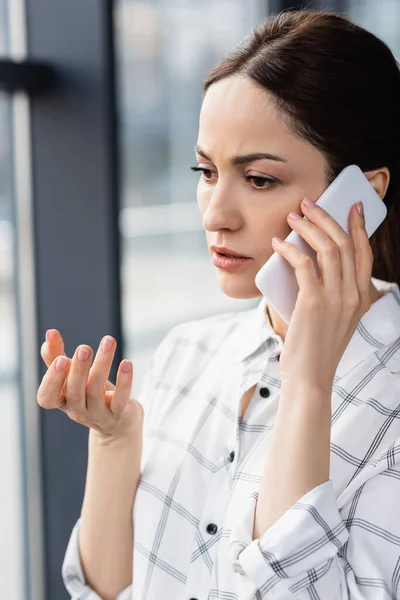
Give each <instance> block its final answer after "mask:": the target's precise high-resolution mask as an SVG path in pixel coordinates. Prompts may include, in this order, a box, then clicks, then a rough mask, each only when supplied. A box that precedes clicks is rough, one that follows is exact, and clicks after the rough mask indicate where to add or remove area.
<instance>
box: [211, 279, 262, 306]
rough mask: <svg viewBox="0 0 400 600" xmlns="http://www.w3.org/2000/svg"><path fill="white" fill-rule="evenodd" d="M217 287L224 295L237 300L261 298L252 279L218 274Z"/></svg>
mask: <svg viewBox="0 0 400 600" xmlns="http://www.w3.org/2000/svg"><path fill="white" fill-rule="evenodd" d="M219 286H220V288H221V290H222V291H223V293H224V294H226V295H227V296H230V297H231V298H237V299H238V300H246V299H250V298H258V297H259V296H262V294H261V292H260V290H259V289H258V287H257V286H256V284H255V283H254V277H253V278H249V277H243V276H242V277H241V276H240V275H239V276H238V274H234V273H226V272H224V273H220V274H219Z"/></svg>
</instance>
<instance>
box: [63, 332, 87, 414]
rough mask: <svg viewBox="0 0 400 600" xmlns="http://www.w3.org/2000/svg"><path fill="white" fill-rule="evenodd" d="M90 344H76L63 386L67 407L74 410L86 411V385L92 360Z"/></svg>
mask: <svg viewBox="0 0 400 600" xmlns="http://www.w3.org/2000/svg"><path fill="white" fill-rule="evenodd" d="M92 356H93V351H92V349H91V347H90V346H86V345H85V344H82V345H81V346H78V347H77V349H76V350H75V353H74V355H73V357H72V362H71V368H70V372H69V375H68V379H67V382H66V386H65V399H66V402H67V405H68V408H70V409H71V410H73V411H74V412H86V410H87V405H86V386H87V380H88V376H89V371H90V365H91V362H92Z"/></svg>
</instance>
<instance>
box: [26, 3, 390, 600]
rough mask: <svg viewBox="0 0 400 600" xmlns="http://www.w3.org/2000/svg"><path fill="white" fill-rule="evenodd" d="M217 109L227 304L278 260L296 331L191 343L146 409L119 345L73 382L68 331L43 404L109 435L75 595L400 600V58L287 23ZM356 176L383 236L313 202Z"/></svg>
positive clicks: (228, 77)
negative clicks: (379, 212) (118, 355)
mask: <svg viewBox="0 0 400 600" xmlns="http://www.w3.org/2000/svg"><path fill="white" fill-rule="evenodd" d="M204 92H205V95H204V100H203V104H202V108H201V114H200V123H199V136H198V140H197V144H196V158H197V161H198V165H197V166H195V167H194V170H201V171H202V174H201V176H200V180H199V184H198V204H199V209H200V212H201V214H202V218H203V225H204V228H205V231H206V236H207V243H208V248H209V252H210V255H211V257H212V260H213V263H214V265H215V267H216V268H217V271H218V274H219V281H220V285H221V288H222V290H223V291H224V292H225V293H226V294H228V295H229V296H232V297H234V298H253V297H257V296H259V295H260V293H259V291H258V289H257V288H256V287H255V284H254V278H255V275H256V273H257V271H258V270H259V269H260V268H261V266H262V265H263V264H264V263H265V262H266V261H267V260H268V258H269V257H270V256H271V254H272V253H273V252H274V251H276V252H278V253H279V254H281V255H282V256H283V257H284V258H285V259H286V260H287V261H288V262H289V263H290V264H291V265H292V266H293V268H294V269H295V271H296V276H297V279H298V282H299V288H300V291H299V295H298V298H297V302H296V307H295V310H294V312H293V315H292V318H291V320H290V323H289V326H287V325H286V324H285V323H284V322H283V321H282V320H281V319H280V318H279V315H278V314H277V313H276V311H275V310H274V308H273V307H272V306H270V305H268V303H267V302H266V301H265V299H264V298H262V299H261V302H260V304H259V306H258V307H257V308H256V309H254V310H249V311H243V312H241V313H231V314H224V315H222V316H221V315H217V316H214V317H210V318H206V319H202V320H199V321H193V322H189V323H185V324H182V325H179V326H177V327H174V328H173V329H172V331H171V332H170V333H169V334H168V336H167V337H166V338H165V339H164V340H163V341H162V342H161V344H160V346H159V347H158V349H157V351H156V353H155V355H154V358H153V361H152V364H151V366H150V368H149V371H148V373H147V375H146V379H145V383H144V386H143V389H142V392H141V394H140V396H139V400H140V403H139V402H137V401H135V400H132V399H129V394H130V389H131V388H130V386H131V383H132V369H131V371H130V373H129V374H128V375H124V374H123V373H122V369H121V370H120V371H119V373H118V378H117V387H116V388H114V386H113V385H112V384H111V383H110V382H107V383H106V379H107V377H108V373H109V369H110V366H111V363H112V356H113V352H112V349H111V351H109V354H107V353H103V351H102V350H99V352H98V354H97V356H96V360H95V362H94V365H93V367H92V368H91V369H90V361H87V362H86V363H81V364H80V363H79V360H78V357H77V355H75V356H74V358H73V359H72V361H71V362H70V361H69V359H68V358H67V357H65V362H66V363H67V367H68V368H67V369H66V371H64V372H60V373H58V372H56V370H55V366H53V364H52V363H53V361H54V365H55V363H56V361H55V359H56V357H57V356H58V355H60V354H63V345H62V340H61V337H60V335H59V334H58V332H56V331H54V330H53V332H52V334H51V335H50V334H49V343H48V344H47V346H46V347H45V348H44V349H43V357H44V358H45V360H46V362H47V364H48V365H49V367H50V368H49V370H48V373H47V374H46V376H45V378H44V380H43V383H42V385H41V388H40V389H39V394H38V401H39V403H40V405H41V406H43V407H44V408H53V407H58V408H61V409H62V410H65V412H67V413H68V414H69V416H70V417H71V418H74V419H75V420H77V421H78V422H80V423H83V424H85V425H87V426H88V427H90V449H89V465H88V475H87V485H86V490H85V498H84V504H83V508H82V514H81V518H80V519H79V520H78V522H77V524H76V526H75V528H74V530H73V532H72V535H71V539H70V542H69V545H68V549H67V552H66V556H65V560H64V564H63V578H64V582H65V585H66V587H67V589H68V591H69V592H70V593H71V595H72V596H73V598H76V599H77V598H86V599H89V598H90V599H94V598H99V597H101V598H106V599H109V598H110V599H111V598H115V597H117V598H118V599H119V600H122V599H123V600H127V599H132V598H135V600H145V599H146V600H153V599H156V598H163V599H166V600H177V599H187V600H190V599H192V600H203V599H206V598H210V599H211V598H218V599H229V600H234V599H237V600H245V599H246V600H249V599H253V598H257V599H261V598H262V599H264V598H265V599H268V600H269V599H270V598H271V599H274V598H275V599H279V600H286V599H289V598H291V599H292V598H293V599H295V598H296V599H299V600H300V599H301V600H305V599H306V598H307V599H309V598H313V599H317V598H321V599H322V600H331V599H332V600H334V599H335V600H337V599H338V598H342V599H344V598H351V599H354V600H355V599H357V600H360V599H365V600H366V599H371V600H372V599H374V600H384V599H386V598H396V597H400V559H399V556H400V512H399V510H398V499H399V497H400V467H399V464H400V422H399V416H398V413H399V407H400V350H399V348H400V290H399V285H398V284H399V281H400V235H399V213H400V150H399V148H400V144H399V141H398V139H397V138H398V135H397V134H398V131H400V111H399V109H398V107H399V106H400V73H399V71H398V69H397V66H396V62H395V59H394V57H393V55H392V53H391V52H390V50H389V49H388V48H387V46H386V45H385V44H384V43H383V42H382V41H380V40H379V39H377V38H376V37H375V36H373V35H372V34H371V33H368V32H367V31H365V30H363V29H362V28H360V27H357V26H356V25H354V24H352V23H350V22H349V21H347V20H346V19H344V18H342V17H341V16H339V15H336V14H332V13H325V12H319V11H309V10H303V11H300V12H287V13H281V14H279V15H276V16H272V17H270V18H268V19H267V20H266V21H265V22H263V23H261V24H260V25H259V26H258V27H257V28H256V29H255V30H254V31H253V32H252V35H251V36H249V37H248V38H246V40H245V41H244V42H243V43H242V44H241V45H240V46H239V47H238V48H236V49H234V50H233V51H232V52H231V53H230V54H229V55H228V56H226V57H225V58H224V59H223V60H222V61H221V63H220V64H219V65H217V66H216V67H215V68H214V69H213V71H212V72H211V73H210V75H209V76H208V78H207V80H206V82H205V85H204ZM260 154H263V156H260ZM354 163H355V164H358V165H359V166H360V167H361V168H362V170H363V171H364V173H365V175H366V176H367V178H368V179H369V181H370V183H371V185H373V187H374V188H375V190H376V191H377V193H378V194H379V195H380V197H381V198H382V199H384V201H385V203H386V204H387V207H388V216H387V218H386V219H385V221H384V222H383V224H382V225H381V226H380V227H379V229H378V230H377V231H376V233H375V234H374V236H372V238H371V240H368V237H367V235H366V232H365V223H364V218H363V215H362V211H361V212H358V210H357V209H358V208H359V205H358V204H357V205H354V206H353V208H352V211H351V213H350V217H349V219H350V229H351V235H349V236H348V235H346V234H345V232H344V231H343V230H342V229H341V227H340V226H338V224H337V223H336V222H335V221H333V219H331V218H330V217H329V215H328V214H327V213H325V211H324V210H323V209H322V208H320V207H318V206H315V205H314V206H313V203H312V202H303V199H304V198H305V197H306V198H307V199H309V200H311V201H312V200H316V199H317V198H318V197H319V196H320V195H321V193H322V192H323V190H324V189H325V188H326V187H327V185H329V183H330V182H331V181H332V180H333V179H334V178H335V177H336V176H337V175H338V173H339V172H340V171H341V170H342V169H343V168H344V167H345V166H347V165H349V164H354ZM291 213H295V214H294V215H293V214H291ZM296 214H297V215H300V216H303V215H305V216H306V217H307V220H305V219H298V218H296ZM292 229H295V230H296V231H297V232H298V233H299V234H300V235H301V236H303V237H304V239H306V241H307V242H308V243H309V244H310V245H311V246H313V247H314V249H315V250H316V251H317V252H318V263H319V266H320V269H321V273H322V277H321V279H320V280H319V279H317V276H316V272H315V269H314V266H313V264H312V262H311V261H310V260H309V259H307V258H306V257H304V255H303V254H302V253H301V252H300V251H299V250H297V248H295V247H294V246H291V245H290V244H288V243H286V242H284V243H274V242H273V241H272V238H273V236H280V238H281V239H285V238H286V237H287V235H288V234H289V233H290V231H291V230H292ZM232 255H233V256H236V258H232ZM238 257H239V258H238ZM111 341H112V343H113V347H114V350H115V340H113V339H112V338H111ZM84 348H85V349H86V350H88V353H89V355H91V348H90V347H84ZM110 352H111V353H110ZM279 359H280V360H279ZM128 364H129V363H128ZM104 386H106V387H104ZM105 389H106V390H108V391H107V392H105V391H104V390H105ZM141 405H143V406H144V431H143V438H142V423H143V410H142V409H141ZM142 440H143V447H142ZM142 450H143V452H142ZM140 469H141V473H140ZM132 506H133V523H134V530H133V533H134V542H133V533H132ZM78 533H79V539H78ZM133 543H134V554H133V561H132V547H133ZM132 562H133V570H132ZM132 582H133V583H132Z"/></svg>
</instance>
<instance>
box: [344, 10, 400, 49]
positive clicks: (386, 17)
mask: <svg viewBox="0 0 400 600" xmlns="http://www.w3.org/2000/svg"><path fill="white" fill-rule="evenodd" d="M346 16H348V17H349V19H350V20H352V21H353V22H354V23H357V25H361V27H365V29H368V30H369V31H371V32H372V33H374V34H375V35H377V36H378V37H380V38H381V39H382V40H383V41H384V42H386V44H387V45H388V46H389V47H390V49H391V50H392V52H393V53H394V55H395V56H396V58H400V2H399V0H379V2H377V1H376V0H349V2H348V4H347V10H346Z"/></svg>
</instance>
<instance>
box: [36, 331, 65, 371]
mask: <svg viewBox="0 0 400 600" xmlns="http://www.w3.org/2000/svg"><path fill="white" fill-rule="evenodd" d="M64 350H65V348H64V340H63V338H62V336H61V334H60V332H59V331H58V330H57V329H48V330H47V331H46V341H45V342H43V344H42V346H41V348H40V354H41V356H42V358H43V360H44V362H45V363H46V365H47V366H48V367H49V366H50V365H51V364H52V362H53V360H54V359H55V358H56V357H57V356H60V355H64V356H66V354H65V351H64Z"/></svg>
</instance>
